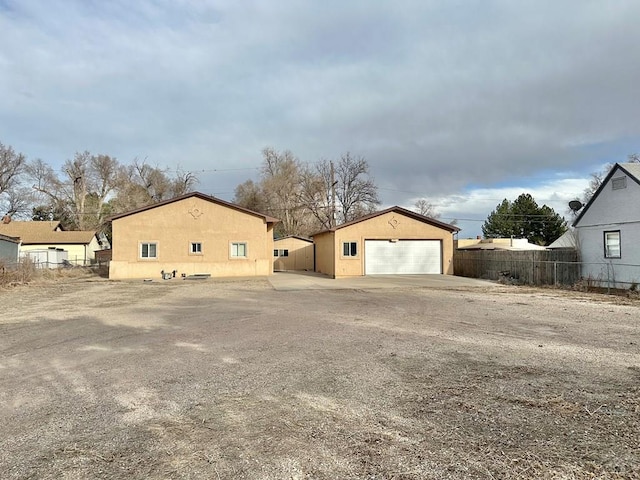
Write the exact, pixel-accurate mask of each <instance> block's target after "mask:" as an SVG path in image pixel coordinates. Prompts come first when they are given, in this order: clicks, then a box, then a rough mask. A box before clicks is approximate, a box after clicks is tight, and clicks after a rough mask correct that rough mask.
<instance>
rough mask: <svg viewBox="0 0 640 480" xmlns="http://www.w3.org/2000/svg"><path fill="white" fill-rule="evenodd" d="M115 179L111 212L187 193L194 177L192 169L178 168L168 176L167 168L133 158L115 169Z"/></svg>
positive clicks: (192, 184)
mask: <svg viewBox="0 0 640 480" xmlns="http://www.w3.org/2000/svg"><path fill="white" fill-rule="evenodd" d="M116 183H117V185H118V187H117V194H116V197H115V198H114V199H113V200H112V202H111V204H112V208H113V211H114V212H124V211H128V210H133V209H136V208H140V207H144V206H146V205H150V204H152V203H156V202H160V201H162V200H168V199H170V198H174V197H178V196H180V195H184V194H186V193H189V192H191V191H192V190H193V187H194V186H195V185H196V184H197V183H198V179H197V177H196V176H195V174H193V173H192V172H185V171H183V170H182V169H180V168H178V170H177V171H176V175H175V176H174V177H171V176H170V175H169V172H168V170H166V169H162V168H160V167H158V166H152V165H149V164H148V163H147V161H146V159H145V160H139V159H137V158H136V159H134V160H133V163H132V164H131V165H125V166H121V167H120V168H119V169H118V170H117V182H116Z"/></svg>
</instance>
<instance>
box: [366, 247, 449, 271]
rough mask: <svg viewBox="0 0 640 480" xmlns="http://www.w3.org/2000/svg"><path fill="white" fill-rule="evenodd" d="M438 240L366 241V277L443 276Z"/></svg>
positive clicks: (440, 248) (440, 249)
mask: <svg viewBox="0 0 640 480" xmlns="http://www.w3.org/2000/svg"><path fill="white" fill-rule="evenodd" d="M441 245H442V244H441V242H440V241H439V240H398V241H396V242H391V241H389V240H365V242H364V250H365V254H364V262H365V263H364V270H365V275H385V274H386V275H393V274H407V275H410V274H427V273H436V274H440V273H442V246H441Z"/></svg>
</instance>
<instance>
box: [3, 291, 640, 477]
mask: <svg viewBox="0 0 640 480" xmlns="http://www.w3.org/2000/svg"><path fill="white" fill-rule="evenodd" d="M0 302H1V304H2V310H1V311H0V387H1V388H0V478H3V479H17V478H21V479H22V478H38V479H40V478H45V479H47V478H51V479H53V478H55V479H86V478H105V479H107V478H108V479H114V478H115V479H119V478H122V479H125V478H126V479H129V478H163V479H164V478H170V479H173V478H176V479H183V478H184V479H192V478H193V479H195V478H207V479H218V478H220V479H228V478H229V479H230V478H233V479H287V478H291V479H303V478H309V479H311V478H313V479H337V478H341V479H356V478H357V479H360V478H366V479H425V478H434V479H441V478H571V479H576V478H578V479H579V478H640V476H639V474H638V465H640V448H639V447H640V445H639V441H640V309H639V305H638V304H637V303H632V302H630V301H626V300H620V299H613V298H611V297H599V296H586V295H580V294H576V293H565V292H557V291H553V290H533V289H523V288H517V287H495V286H492V287H491V288H486V289H483V288H477V287H474V288H469V289H467V290H465V289H460V288H458V289H456V290H448V289H443V288H426V287H419V286H414V287H410V286H407V287H404V288H401V289H398V288H395V289H391V288H390V289H384V288H377V289H367V288H359V289H350V288H346V289H337V290H324V291H318V290H297V291H286V290H285V291H277V290H275V289H274V288H273V287H272V286H271V285H270V284H269V282H268V281H267V280H265V279H258V280H245V281H220V280H216V281H213V280H209V281H195V282H189V281H179V280H176V281H169V282H165V283H159V282H153V283H142V282H129V283H127V282H121V283H116V282H108V281H87V279H85V280H83V281H78V280H75V281H64V282H58V283H50V284H47V285H43V286H37V287H36V286H29V287H18V288H14V289H11V290H6V291H1V292H0Z"/></svg>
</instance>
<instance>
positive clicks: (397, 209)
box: [311, 206, 460, 237]
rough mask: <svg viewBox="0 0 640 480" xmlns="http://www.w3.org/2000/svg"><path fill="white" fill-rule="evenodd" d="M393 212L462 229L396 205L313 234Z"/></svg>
mask: <svg viewBox="0 0 640 480" xmlns="http://www.w3.org/2000/svg"><path fill="white" fill-rule="evenodd" d="M391 212H395V213H399V214H401V215H405V216H407V217H409V218H413V219H414V220H418V221H419V222H424V223H428V224H429V225H433V226H434V227H438V228H442V229H443V230H448V231H449V232H451V233H453V232H459V231H460V229H459V228H458V227H456V226H455V225H450V224H448V223H444V222H441V221H439V220H436V219H435V218H431V217H425V216H424V215H420V214H419V213H416V212H412V211H411V210H407V209H406V208H402V207H398V206H395V207H391V208H387V209H385V210H380V211H379V212H374V213H370V214H369V215H365V216H364V217H360V218H356V219H355V220H351V221H350V222H346V223H343V224H342V225H338V226H336V227H333V228H328V229H326V230H322V231H320V232H316V233H314V234H313V235H311V236H312V237H313V236H314V235H320V234H321V233H327V232H335V231H336V230H340V229H341V228H345V227H348V226H350V225H355V224H356V223H360V222H365V221H367V220H370V219H372V218H375V217H379V216H380V215H385V214H387V213H391Z"/></svg>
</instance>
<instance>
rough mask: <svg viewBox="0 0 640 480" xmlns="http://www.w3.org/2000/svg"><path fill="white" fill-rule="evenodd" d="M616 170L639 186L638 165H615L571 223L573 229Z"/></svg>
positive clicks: (639, 170)
mask: <svg viewBox="0 0 640 480" xmlns="http://www.w3.org/2000/svg"><path fill="white" fill-rule="evenodd" d="M618 170H620V171H622V172H623V173H624V174H626V175H627V177H629V178H630V179H631V180H633V181H634V182H636V183H637V184H638V185H640V163H616V164H615V165H614V166H613V167H612V168H611V170H609V173H608V174H607V176H606V177H605V178H604V180H602V183H601V184H600V186H599V187H598V189H597V190H596V191H595V193H594V194H593V195H592V196H591V198H590V199H589V201H588V202H587V204H586V205H585V206H584V207H583V208H582V211H581V212H580V214H579V215H578V216H577V217H576V219H575V220H574V221H573V223H572V226H574V227H575V226H576V225H578V222H580V220H582V217H583V216H584V214H585V213H586V212H587V210H589V207H591V205H592V204H593V202H594V201H595V200H596V198H598V195H600V192H602V190H603V189H604V187H605V186H606V185H607V183H609V180H610V179H611V177H613V175H615V173H616V172H617V171H618Z"/></svg>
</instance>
